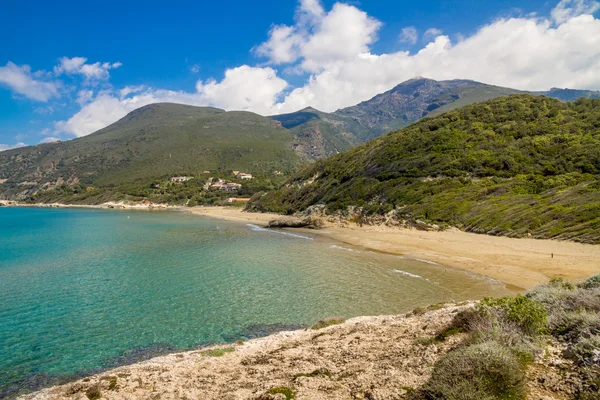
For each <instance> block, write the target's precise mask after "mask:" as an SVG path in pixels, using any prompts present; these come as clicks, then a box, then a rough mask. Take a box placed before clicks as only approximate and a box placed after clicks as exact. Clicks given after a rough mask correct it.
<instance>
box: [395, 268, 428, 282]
mask: <svg viewBox="0 0 600 400" xmlns="http://www.w3.org/2000/svg"><path fill="white" fill-rule="evenodd" d="M393 271H394V272H395V273H397V274H402V275H404V276H408V277H411V278H416V279H425V280H426V281H428V280H429V279H427V278H423V277H422V276H420V275H415V274H411V273H410V272H406V271H402V270H401V269H394V270H393Z"/></svg>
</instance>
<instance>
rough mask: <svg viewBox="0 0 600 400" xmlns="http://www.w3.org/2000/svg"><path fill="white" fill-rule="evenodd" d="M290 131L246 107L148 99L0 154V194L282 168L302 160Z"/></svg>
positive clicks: (15, 195)
mask: <svg viewBox="0 0 600 400" xmlns="http://www.w3.org/2000/svg"><path fill="white" fill-rule="evenodd" d="M293 141H294V137H293V135H292V134H291V133H290V132H289V131H288V130H287V129H285V128H283V127H281V126H280V124H278V123H276V122H274V121H272V120H270V119H268V118H265V117H261V116H259V115H256V114H252V113H248V112H225V111H223V110H219V109H215V108H203V107H192V106H184V105H178V104H153V105H149V106H146V107H142V108H140V109H138V110H135V111H133V112H131V113H130V114H128V115H127V116H125V117H124V118H123V119H121V120H120V121H117V122H116V123H114V124H112V125H110V126H108V127H106V128H104V129H102V130H100V131H98V132H96V133H93V134H91V135H89V136H86V137H83V138H79V139H75V140H70V141H67V142H61V143H52V144H44V145H39V146H33V147H26V148H20V149H15V150H11V151H5V152H1V153H0V182H2V184H0V198H1V197H4V198H23V197H25V196H28V195H29V194H31V193H33V192H35V191H36V190H38V189H41V188H44V187H48V186H49V185H50V186H59V185H60V184H61V183H62V182H66V183H69V184H72V183H74V182H80V183H82V184H85V185H94V186H97V187H108V186H113V187H114V186H119V185H125V184H130V183H132V182H147V181H150V180H152V179H156V178H159V177H167V176H171V175H179V174H184V175H185V174H195V173H201V172H202V171H203V170H211V171H230V170H241V171H245V172H250V173H253V174H267V175H268V174H271V175H272V174H273V171H274V170H279V171H282V172H284V173H286V174H287V173H290V172H291V171H292V170H293V169H294V168H296V167H297V166H298V165H299V164H301V163H302V162H303V161H302V159H301V157H300V156H299V155H298V154H297V153H296V152H294V151H293Z"/></svg>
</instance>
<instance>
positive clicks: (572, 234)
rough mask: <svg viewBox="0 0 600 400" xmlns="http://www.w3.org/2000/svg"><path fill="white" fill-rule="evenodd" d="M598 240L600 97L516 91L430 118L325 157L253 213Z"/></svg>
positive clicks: (255, 202)
mask: <svg viewBox="0 0 600 400" xmlns="http://www.w3.org/2000/svg"><path fill="white" fill-rule="evenodd" d="M316 204H324V205H326V207H327V210H328V212H336V211H341V212H347V210H348V207H350V206H357V207H360V209H359V210H358V212H357V213H355V215H354V216H355V217H356V218H359V219H364V220H365V221H367V220H368V218H369V217H373V216H376V215H385V214H387V218H388V220H390V219H392V220H396V221H413V222H414V221H417V220H425V221H428V222H431V223H435V224H441V225H452V226H458V227H460V228H462V229H465V230H467V231H473V232H482V233H483V232H484V233H489V234H498V235H509V236H526V235H533V236H535V237H540V238H565V239H573V240H578V241H584V242H590V243H600V100H597V99H595V100H583V99H580V100H578V101H576V102H575V103H562V102H560V101H558V100H554V99H549V98H546V97H538V96H532V95H513V96H508V97H504V98H499V99H495V100H491V101H488V102H485V103H480V104H475V105H471V106H467V107H463V108H461V109H459V110H454V111H451V112H448V113H446V114H443V115H441V116H438V117H432V118H426V119H424V120H422V121H420V122H418V123H416V124H413V125H411V126H409V127H407V128H404V129H402V130H400V131H397V132H393V133H390V134H387V135H385V136H383V137H381V138H378V139H375V140H373V141H371V142H369V143H366V144H364V145H361V146H359V147H356V148H354V149H351V150H349V151H347V152H345V153H342V154H339V155H337V156H335V157H332V158H330V159H329V160H326V161H319V162H317V163H315V164H313V165H311V166H309V167H308V168H306V169H304V170H303V171H302V172H300V173H298V174H297V175H296V176H294V177H293V178H292V179H291V180H289V181H288V183H287V184H286V185H285V186H284V187H283V188H281V189H280V190H277V191H274V192H270V193H268V194H266V195H264V196H262V197H259V196H255V198H254V200H253V202H252V203H251V204H250V205H249V207H250V208H251V209H254V210H261V211H262V210H264V211H274V212H280V213H293V212H296V211H302V210H305V209H307V208H308V207H310V206H313V205H316Z"/></svg>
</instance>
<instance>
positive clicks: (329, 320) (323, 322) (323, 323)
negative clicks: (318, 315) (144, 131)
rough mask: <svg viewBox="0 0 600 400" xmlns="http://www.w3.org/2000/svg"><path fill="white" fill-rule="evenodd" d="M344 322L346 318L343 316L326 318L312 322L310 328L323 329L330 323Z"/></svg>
mask: <svg viewBox="0 0 600 400" xmlns="http://www.w3.org/2000/svg"><path fill="white" fill-rule="evenodd" d="M344 322H346V319H345V318H343V317H336V318H326V319H323V320H321V321H319V322H317V323H316V324H314V325H313V326H312V327H311V329H315V330H316V329H323V328H327V327H328V326H331V325H339V324H343V323H344Z"/></svg>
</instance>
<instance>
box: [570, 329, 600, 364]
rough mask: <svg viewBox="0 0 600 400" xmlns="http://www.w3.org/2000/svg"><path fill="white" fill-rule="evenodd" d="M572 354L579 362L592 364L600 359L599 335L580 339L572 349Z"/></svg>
mask: <svg viewBox="0 0 600 400" xmlns="http://www.w3.org/2000/svg"><path fill="white" fill-rule="evenodd" d="M573 350H574V351H573V353H574V355H575V357H576V359H577V361H579V362H588V361H589V362H593V361H595V360H593V359H594V358H596V360H598V359H600V335H593V336H590V337H589V338H582V339H580V340H579V341H578V342H577V344H575V346H574V348H573Z"/></svg>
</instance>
